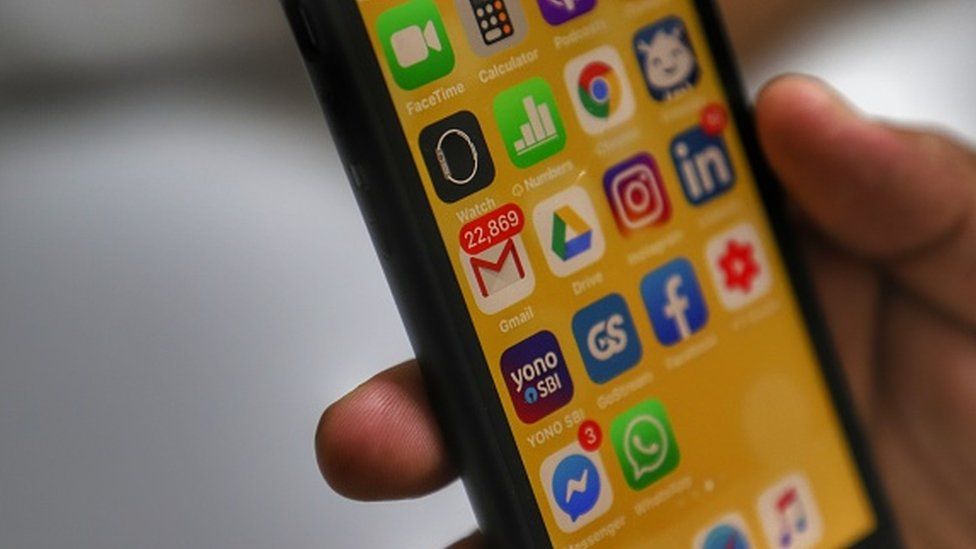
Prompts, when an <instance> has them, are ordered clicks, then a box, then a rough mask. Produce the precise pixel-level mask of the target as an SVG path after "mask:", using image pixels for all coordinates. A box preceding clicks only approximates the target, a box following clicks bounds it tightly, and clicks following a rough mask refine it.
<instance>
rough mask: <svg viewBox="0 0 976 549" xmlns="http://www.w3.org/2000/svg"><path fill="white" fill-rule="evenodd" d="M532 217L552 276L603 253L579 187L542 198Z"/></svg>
mask: <svg viewBox="0 0 976 549" xmlns="http://www.w3.org/2000/svg"><path fill="white" fill-rule="evenodd" d="M532 218H533V221H534V222H535V229H536V233H537V235H538V237H539V244H540V246H541V247H542V249H543V251H544V252H545V257H546V262H547V263H548V264H549V269H550V270H551V271H552V272H553V274H555V275H556V276H558V277H562V278H565V277H568V276H572V275H573V274H575V273H577V272H579V271H581V270H583V269H585V268H586V267H588V266H590V265H592V264H593V263H595V262H597V261H598V260H599V259H600V258H601V257H603V253H604V251H605V250H606V241H605V240H604V236H603V231H602V230H601V229H600V220H599V218H598V217H597V214H596V210H595V209H594V208H593V202H592V201H591V200H590V197H589V195H588V194H587V192H586V190H584V189H583V187H580V186H574V187H570V188H569V189H566V190H565V191H562V192H560V193H558V194H556V195H555V196H551V197H549V198H548V199H546V200H544V201H542V202H541V203H540V204H539V205H538V206H536V207H535V210H534V211H533V215H532Z"/></svg>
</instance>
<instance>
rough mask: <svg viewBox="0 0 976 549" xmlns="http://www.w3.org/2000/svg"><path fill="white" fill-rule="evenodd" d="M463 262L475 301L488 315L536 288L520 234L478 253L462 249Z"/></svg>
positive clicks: (527, 294)
mask: <svg viewBox="0 0 976 549" xmlns="http://www.w3.org/2000/svg"><path fill="white" fill-rule="evenodd" d="M461 265H462V267H463V269H464V274H465V275H467V278H468V282H469V283H470V285H471V292H472V293H473V294H474V299H475V302H476V303H477V304H478V308H479V309H481V311H482V312H483V313H485V314H495V313H497V312H499V311H501V310H503V309H506V308H508V307H511V306H512V305H514V304H516V303H518V302H519V301H522V300H523V299H525V298H527V297H529V295H531V294H532V291H533V290H535V273H534V272H533V271H532V265H531V264H530V263H529V256H528V254H527V253H526V251H525V245H524V244H523V243H522V237H521V236H519V235H515V236H513V237H511V238H508V239H506V240H505V241H503V242H500V243H498V244H496V245H494V246H492V247H491V248H488V249H487V250H485V251H483V252H481V253H479V254H476V255H470V254H468V253H466V252H465V251H464V250H461Z"/></svg>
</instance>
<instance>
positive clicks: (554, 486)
mask: <svg viewBox="0 0 976 549" xmlns="http://www.w3.org/2000/svg"><path fill="white" fill-rule="evenodd" d="M540 475H541V477H542V486H543V488H544V489H545V491H546V496H547V498H548V499H549V507H550V509H552V515H553V518H554V519H555V520H556V524H557V525H558V526H559V529H560V530H562V531H563V532H567V533H569V532H575V531H577V530H579V529H580V528H582V527H584V526H586V525H587V524H590V523H591V522H593V521H594V520H596V519H598V518H599V517H600V516H602V515H603V514H604V513H606V512H607V511H609V510H610V507H611V506H612V505H613V489H612V488H611V487H610V480H609V479H608V478H607V471H606V468H604V466H603V460H602V459H601V458H600V453H599V451H597V452H587V451H585V450H583V448H582V447H581V446H580V444H579V443H578V442H574V443H573V444H570V445H569V446H567V447H565V448H563V449H562V450H560V451H558V452H556V453H555V454H553V455H551V456H549V457H548V458H546V460H545V461H544V462H542V468H541V471H540Z"/></svg>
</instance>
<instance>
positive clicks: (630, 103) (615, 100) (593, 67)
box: [564, 46, 636, 135]
mask: <svg viewBox="0 0 976 549" xmlns="http://www.w3.org/2000/svg"><path fill="white" fill-rule="evenodd" d="M564 76H565V79H566V89H567V90H568V91H569V96H570V97H571V98H572V100H573V108H574V109H575V110H576V118H577V119H579V122H580V125H581V126H583V129H584V130H585V131H586V133H588V134H590V135H596V134H601V133H603V132H605V131H607V130H609V129H611V128H613V127H616V126H619V125H620V124H623V123H624V122H626V121H628V120H630V119H631V118H633V116H634V112H635V111H636V103H635V102H634V92H633V90H632V89H631V87H630V81H629V80H628V79H627V72H626V69H625V67H624V63H623V60H622V59H621V58H620V54H619V53H617V50H615V49H613V47H611V46H602V47H599V48H597V49H595V50H592V51H590V52H588V53H585V54H583V55H581V56H579V57H577V58H575V59H573V60H572V61H570V62H569V63H567V64H566V70H565V73H564Z"/></svg>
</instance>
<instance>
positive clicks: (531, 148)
mask: <svg viewBox="0 0 976 549" xmlns="http://www.w3.org/2000/svg"><path fill="white" fill-rule="evenodd" d="M495 121H496V122H497V123H498V129H499V130H500V131H501V134H502V139H503V140H504V141H505V148H506V149H508V156H509V157H510V158H511V159H512V163H513V164H515V165H516V166H518V167H519V168H528V167H530V166H534V165H535V164H538V163H539V162H542V161H543V160H545V159H547V158H549V157H550V156H552V155H554V154H556V153H558V152H559V151H561V150H563V148H564V147H565V146H566V129H565V127H564V126H563V120H562V117H560V116H559V108H558V107H557V106H556V97H555V96H554V95H553V93H552V88H550V87H549V84H547V83H546V81H545V80H543V79H542V78H539V77H536V78H532V79H531V80H527V81H525V82H523V83H521V84H519V85H517V86H515V87H512V88H509V89H507V90H505V91H503V92H502V93H500V94H498V96H497V97H495Z"/></svg>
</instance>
